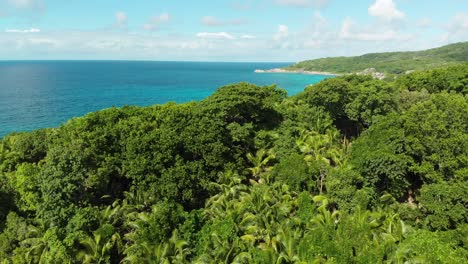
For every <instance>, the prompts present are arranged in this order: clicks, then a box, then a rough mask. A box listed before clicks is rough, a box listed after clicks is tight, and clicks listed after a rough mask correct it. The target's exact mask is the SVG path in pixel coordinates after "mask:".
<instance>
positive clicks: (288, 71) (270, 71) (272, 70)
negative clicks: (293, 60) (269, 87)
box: [254, 68, 340, 76]
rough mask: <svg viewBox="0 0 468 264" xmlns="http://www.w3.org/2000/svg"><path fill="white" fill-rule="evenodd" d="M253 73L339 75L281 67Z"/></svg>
mask: <svg viewBox="0 0 468 264" xmlns="http://www.w3.org/2000/svg"><path fill="white" fill-rule="evenodd" d="M254 72H255V73H296V74H308V75H327V76H339V75H340V74H336V73H332V72H320V71H304V70H285V69H281V68H275V69H269V70H262V69H256V70H255V71H254Z"/></svg>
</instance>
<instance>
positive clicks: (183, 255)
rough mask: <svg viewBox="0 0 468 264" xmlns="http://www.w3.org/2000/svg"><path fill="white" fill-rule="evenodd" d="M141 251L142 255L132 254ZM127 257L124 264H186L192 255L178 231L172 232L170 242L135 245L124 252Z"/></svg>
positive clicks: (123, 261)
mask: <svg viewBox="0 0 468 264" xmlns="http://www.w3.org/2000/svg"><path fill="white" fill-rule="evenodd" d="M137 249H140V251H141V252H142V254H139V255H134V254H132V253H131V252H132V251H134V250H137ZM124 253H125V254H126V255H127V257H125V258H124V259H123V260H122V263H149V264H150V263H161V264H166V263H168V264H169V263H186V262H187V261H188V260H187V258H188V256H189V255H190V249H189V248H188V243H187V242H186V241H185V240H183V239H181V238H180V237H179V233H178V231H177V229H175V230H174V232H172V236H171V237H170V238H169V240H168V241H166V242H162V243H159V244H149V243H148V242H144V243H142V244H134V245H132V246H131V247H129V248H127V249H126V250H125V252H124Z"/></svg>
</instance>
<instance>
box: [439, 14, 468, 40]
mask: <svg viewBox="0 0 468 264" xmlns="http://www.w3.org/2000/svg"><path fill="white" fill-rule="evenodd" d="M445 29H446V31H445V33H444V34H443V35H442V37H441V39H440V41H441V42H442V43H449V42H458V41H466V39H468V14H467V13H464V12H459V13H457V14H455V16H454V17H453V18H452V19H451V20H450V22H449V23H448V24H447V25H446V26H445Z"/></svg>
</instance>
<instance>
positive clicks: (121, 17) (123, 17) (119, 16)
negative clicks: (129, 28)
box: [115, 11, 128, 26]
mask: <svg viewBox="0 0 468 264" xmlns="http://www.w3.org/2000/svg"><path fill="white" fill-rule="evenodd" d="M127 19H128V17H127V14H125V12H122V11H119V12H116V13H115V22H116V23H117V25H119V26H124V25H125V24H127Z"/></svg>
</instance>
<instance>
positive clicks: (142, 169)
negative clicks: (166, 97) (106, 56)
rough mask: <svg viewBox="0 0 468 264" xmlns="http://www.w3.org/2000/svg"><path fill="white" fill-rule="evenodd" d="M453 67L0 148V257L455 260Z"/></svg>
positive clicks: (249, 90)
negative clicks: (390, 79) (390, 80)
mask: <svg viewBox="0 0 468 264" xmlns="http://www.w3.org/2000/svg"><path fill="white" fill-rule="evenodd" d="M467 94H468V64H464V65H459V66H454V67H450V68H446V69H437V70H431V71H427V72H415V73H412V74H408V75H405V76H403V77H401V78H398V79H397V80H395V81H393V82H388V81H380V80H375V79H373V78H371V77H370V76H361V75H347V76H341V77H336V78H330V79H327V80H324V81H322V82H320V83H318V84H315V85H312V86H310V87H307V88H306V89H305V91H304V92H302V93H300V94H298V95H296V96H293V97H287V95H286V92H285V91H284V90H282V89H280V88H278V87H275V86H265V87H259V86H255V85H252V84H247V83H238V84H232V85H228V86H225V87H221V88H219V89H218V90H217V91H216V92H215V93H214V94H213V95H211V96H210V97H208V98H206V99H204V100H202V101H200V102H192V103H185V104H175V103H168V104H164V105H154V106H150V107H135V106H131V107H123V108H110V109H106V110H102V111H98V112H95V113H90V114H88V115H86V116H84V117H80V118H74V119H72V120H70V121H68V122H67V123H66V124H64V125H63V126H61V127H59V128H52V129H42V130H37V131H34V132H28V133H14V134H10V135H8V136H6V137H4V138H3V139H2V140H1V141H0V262H1V263H2V264H6V263H60V264H62V263H268V264H269V263H278V264H286V263H466V260H467V259H468V240H467V238H468V209H467V208H468V196H467V195H466V194H467V193H468V96H467Z"/></svg>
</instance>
